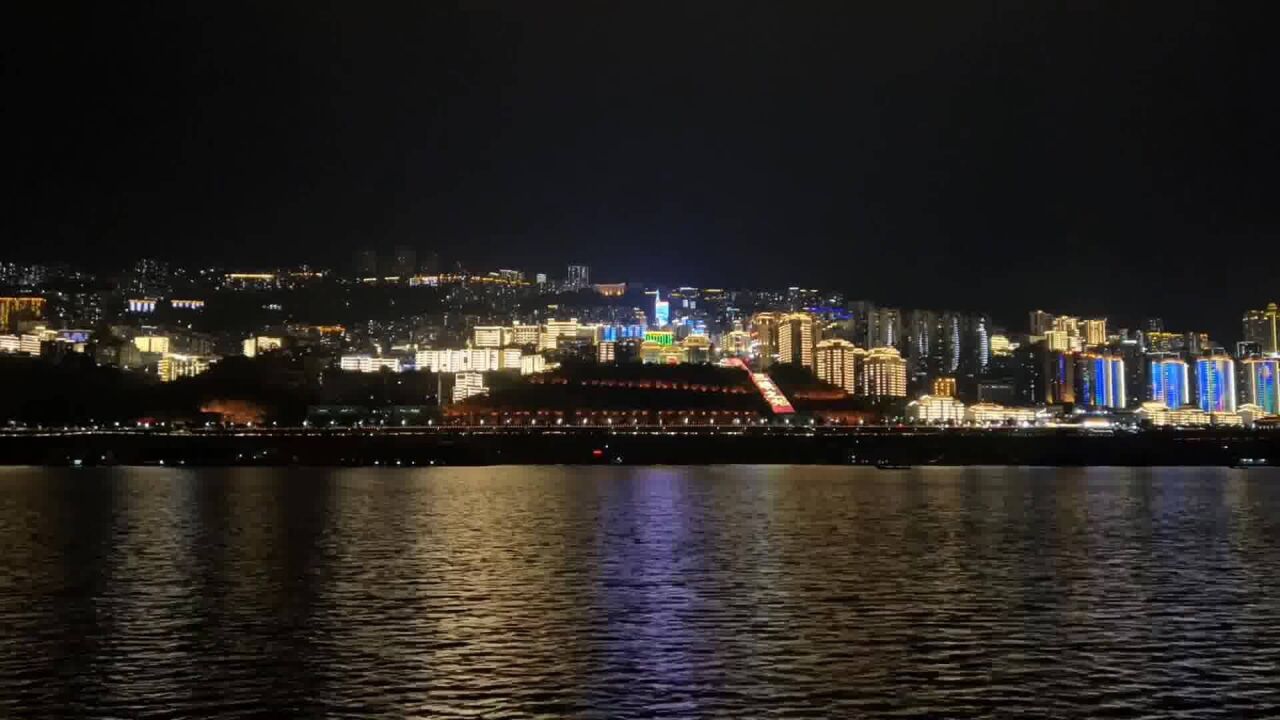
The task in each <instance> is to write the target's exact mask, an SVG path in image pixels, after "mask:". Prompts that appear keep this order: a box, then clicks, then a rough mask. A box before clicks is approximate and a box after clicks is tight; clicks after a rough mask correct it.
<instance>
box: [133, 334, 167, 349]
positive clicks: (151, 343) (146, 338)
mask: <svg viewBox="0 0 1280 720" xmlns="http://www.w3.org/2000/svg"><path fill="white" fill-rule="evenodd" d="M133 345H134V347H136V348H138V352H144V353H167V352H169V338H168V337H167V336H164V335H138V336H137V337H135V338H134V339H133Z"/></svg>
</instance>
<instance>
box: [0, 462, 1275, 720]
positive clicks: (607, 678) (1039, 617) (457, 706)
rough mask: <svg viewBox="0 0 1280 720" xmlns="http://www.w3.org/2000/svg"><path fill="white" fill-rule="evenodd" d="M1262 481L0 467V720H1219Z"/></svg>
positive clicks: (1082, 472) (1264, 533) (1268, 518)
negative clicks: (194, 718) (1032, 718)
mask: <svg viewBox="0 0 1280 720" xmlns="http://www.w3.org/2000/svg"><path fill="white" fill-rule="evenodd" d="M1278 586H1280V474H1277V473H1276V472H1274V471H1249V472H1247V473H1245V472H1241V471H1231V470H1219V469H1107V468H1098V469H1003V468H957V469H942V468H930V469H921V470H912V471H895V472H884V471H877V470H874V469H851V468H822V467H710V468H685V467H648V468H643V467H641V468H621V467H540V468H523V467H496V468H466V469H431V470H403V471H401V470H375V469H361V470H333V471H329V470H279V469H234V470H167V469H111V470H79V471H69V470H47V469H4V470H0V641H2V642H0V715H4V716H10V717H43V716H51V715H72V716H77V715H78V716H127V717H142V716H148V715H168V716H173V715H179V716H182V715H220V716H226V717H235V716H263V715H267V716H272V717H315V716H318V715H325V714H344V713H350V714H379V715H390V716H400V715H419V716H430V717H450V716H459V717H461V716H486V715H488V716H503V717H513V716H514V717H521V716H551V717H562V716H583V717H602V718H605V717H607V718H618V717H658V716H668V717H701V716H713V715H718V716H730V717H744V716H750V717H758V716H764V715H770V714H772V715H778V716H786V717H831V716H846V717H847V716H865V715H878V714H919V715H943V716H948V717H957V716H995V715H1007V714H1018V713H1025V714H1030V715H1036V716H1044V715H1059V716H1082V715H1088V716H1104V715H1123V716H1126V717H1145V716H1149V717H1167V716H1170V715H1178V714H1186V715H1195V716H1197V717H1201V716H1206V715H1219V716H1223V717H1236V716H1239V715H1240V714H1242V713H1244V712H1246V711H1254V712H1261V713H1262V714H1266V712H1267V709H1268V708H1270V709H1271V710H1272V711H1274V710H1276V709H1277V708H1278V707H1280V622H1278V621H1280V593H1278V592H1277V590H1280V587H1278Z"/></svg>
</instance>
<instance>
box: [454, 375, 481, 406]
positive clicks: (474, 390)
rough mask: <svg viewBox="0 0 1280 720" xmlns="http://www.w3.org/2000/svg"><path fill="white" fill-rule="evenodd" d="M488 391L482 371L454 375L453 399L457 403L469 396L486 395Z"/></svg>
mask: <svg viewBox="0 0 1280 720" xmlns="http://www.w3.org/2000/svg"><path fill="white" fill-rule="evenodd" d="M488 391H489V389H488V388H487V387H485V384H484V375H483V374H482V373H478V372H460V373H456V374H455V375H454V376H453V401H454V402H456V403H457V402H462V401H463V400H466V399H467V398H469V397H474V396H476V395H484V394H485V393H487V392H488Z"/></svg>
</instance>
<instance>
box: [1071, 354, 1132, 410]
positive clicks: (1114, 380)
mask: <svg viewBox="0 0 1280 720" xmlns="http://www.w3.org/2000/svg"><path fill="white" fill-rule="evenodd" d="M1080 364H1081V372H1080V382H1081V386H1082V391H1083V392H1082V394H1083V397H1082V398H1081V400H1083V401H1084V403H1085V404H1086V405H1090V406H1092V407H1095V408H1110V409H1113V410H1123V409H1124V408H1125V406H1126V405H1127V404H1128V394H1127V391H1126V387H1125V365H1124V358H1122V357H1118V356H1113V355H1109V354H1093V353H1089V354H1086V355H1082V356H1080Z"/></svg>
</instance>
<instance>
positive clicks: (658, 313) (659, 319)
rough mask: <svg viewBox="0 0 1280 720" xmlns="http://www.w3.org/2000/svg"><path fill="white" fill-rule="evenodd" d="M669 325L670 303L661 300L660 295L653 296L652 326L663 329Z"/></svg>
mask: <svg viewBox="0 0 1280 720" xmlns="http://www.w3.org/2000/svg"><path fill="white" fill-rule="evenodd" d="M670 324H671V303H669V302H667V301H666V300H663V299H662V294H661V293H657V292H655V293H654V294H653V326H654V327H658V328H664V327H666V326H668V325H670Z"/></svg>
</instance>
